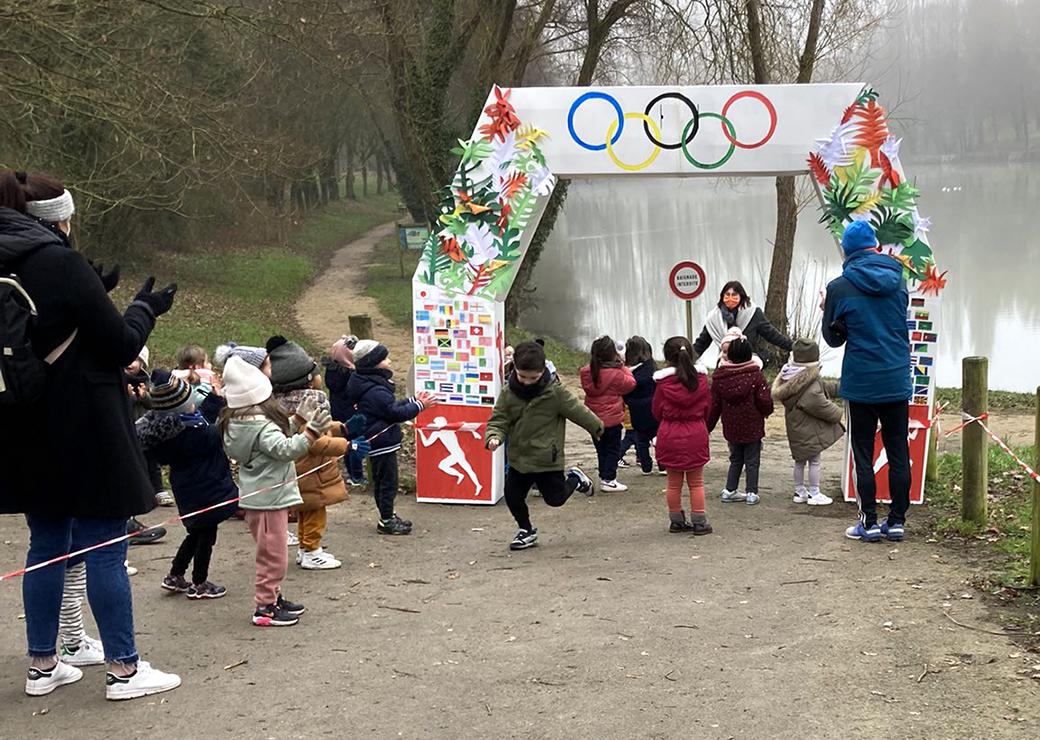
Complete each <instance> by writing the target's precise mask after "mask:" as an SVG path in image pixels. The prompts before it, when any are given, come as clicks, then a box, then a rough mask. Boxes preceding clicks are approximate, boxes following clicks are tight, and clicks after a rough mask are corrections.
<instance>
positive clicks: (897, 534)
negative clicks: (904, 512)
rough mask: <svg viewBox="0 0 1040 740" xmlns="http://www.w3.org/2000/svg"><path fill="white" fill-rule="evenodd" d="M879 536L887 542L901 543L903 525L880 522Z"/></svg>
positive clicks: (886, 521)
mask: <svg viewBox="0 0 1040 740" xmlns="http://www.w3.org/2000/svg"><path fill="white" fill-rule="evenodd" d="M880 529H881V536H882V537H884V538H885V539H886V540H888V541H889V542H902V541H903V525H902V524H889V523H888V520H887V519H886V520H885V521H883V522H881V527H880Z"/></svg>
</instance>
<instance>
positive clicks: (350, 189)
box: [346, 135, 357, 200]
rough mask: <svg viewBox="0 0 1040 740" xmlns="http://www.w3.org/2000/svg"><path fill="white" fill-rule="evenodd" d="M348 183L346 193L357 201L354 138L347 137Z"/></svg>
mask: <svg viewBox="0 0 1040 740" xmlns="http://www.w3.org/2000/svg"><path fill="white" fill-rule="evenodd" d="M346 151H347V178H346V179H347V182H346V193H347V198H348V199H350V200H357V191H356V190H355V189H354V137H353V136H352V135H348V136H347V146H346Z"/></svg>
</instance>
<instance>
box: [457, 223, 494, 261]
mask: <svg viewBox="0 0 1040 740" xmlns="http://www.w3.org/2000/svg"><path fill="white" fill-rule="evenodd" d="M464 238H465V240H466V243H467V244H469V246H470V247H471V248H472V249H473V258H472V259H471V260H470V262H471V263H473V264H474V265H478V266H479V265H483V264H484V263H485V262H490V261H491V260H493V259H495V258H497V257H498V249H496V248H495V237H494V235H493V234H492V233H491V229H489V228H488V226H487V224H470V225H469V228H468V229H466V236H465V237H464Z"/></svg>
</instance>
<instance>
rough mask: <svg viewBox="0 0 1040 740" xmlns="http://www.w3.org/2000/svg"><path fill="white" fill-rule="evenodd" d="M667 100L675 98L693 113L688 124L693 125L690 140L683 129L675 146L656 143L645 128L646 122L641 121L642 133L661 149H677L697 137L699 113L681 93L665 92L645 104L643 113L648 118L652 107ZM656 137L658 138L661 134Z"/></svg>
mask: <svg viewBox="0 0 1040 740" xmlns="http://www.w3.org/2000/svg"><path fill="white" fill-rule="evenodd" d="M668 98H675V99H676V100H681V101H682V102H684V103H686V106H687V107H688V108H689V109H690V112H692V113H693V118H691V119H690V123H692V124H693V131H691V132H690V138H686V130H685V129H684V130H683V135H682V138H681V139H679V142H678V143H677V144H665V143H664V142H661V141H658V140H657V139H655V138H654V137H653V136H651V135H650V128H649V127H648V126H647V123H646V121H643V132H644V133H645V134H646V138H648V139H650V141H652V142H653V143H654V144H656V145H657V146H659V147H661V148H662V149H678V148H679V147H681V146H683V145H684V144H689V143H690V142H691V141H693V137H694V136H696V135H697V131H698V130H699V129H700V127H701V120H700V111H698V110H697V106H696V105H694V104H693V101H692V100H690V99H689V98H688V97H686V96H685V95H683V94H682V93H677V92H666V93H661V94H660V95H658V96H657V97H656V98H654V99H653V100H651V101H650V102H649V103H647V104H646V110H644V111H643V113H644V114H646V115H648V116H649V115H650V111H651V110H652V109H653V107H654V105H656V104H657V103H659V102H660V101H662V100H666V99H668ZM686 128H689V124H687V126H686ZM657 135H658V136H660V135H661V134H657Z"/></svg>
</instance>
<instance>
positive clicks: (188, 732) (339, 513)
mask: <svg viewBox="0 0 1040 740" xmlns="http://www.w3.org/2000/svg"><path fill="white" fill-rule="evenodd" d="M384 233H385V232H384ZM369 236H371V235H369ZM366 249H367V248H363V247H359V246H358V245H357V244H354V245H352V246H351V247H350V248H348V249H347V250H344V252H342V253H341V254H340V257H339V258H337V263H336V266H334V267H333V270H332V271H331V272H335V275H327V276H326V277H325V279H323V280H322V281H320V282H319V284H318V285H316V286H315V288H314V290H313V291H312V293H313V295H311V294H309V295H308V297H306V298H305V302H307V303H306V305H305V306H304V304H301V307H302V310H301V313H302V314H303V316H301V318H306V319H307V320H309V321H312V322H317V316H318V314H317V310H318V309H321V310H325V309H326V308H327V309H328V313H327V314H323V315H326V316H327V317H328V318H327V321H328V322H329V324H328V325H325V326H317V324H316V323H313V324H311V325H313V326H316V329H315V337H316V338H318V339H321V340H322V341H323V342H324V341H326V340H330V341H331V338H333V337H335V336H337V335H338V334H339V333H340V332H341V331H342V329H341V328H340V326H341V323H342V322H341V318H342V316H343V314H344V313H345V312H346V311H347V310H348V309H349V310H350V311H351V312H353V311H360V310H366V311H368V312H369V313H370V314H371V315H373V317H374V318H376V320H377V324H376V325H377V326H380V323H379V319H378V317H377V315H376V312H375V311H374V307H372V306H371V305H367V306H366V304H365V303H364V301H359V300H358V299H357V298H356V296H357V282H356V278H357V275H358V273H359V272H360V268H359V264H358V263H359V261H360V260H363V258H364V256H365V254H366ZM340 258H342V259H340ZM351 280H355V282H350V281H351ZM339 295H344V296H346V297H348V298H349V300H347V301H345V302H344V303H343V304H341V305H335V304H334V303H333V301H334V300H338V298H337V296H339ZM326 304H329V305H326ZM361 306H366V307H364V308H361ZM384 326H386V325H385V324H384ZM379 331H381V332H382V331H383V329H380V330H379ZM381 336H385V337H386V338H388V339H390V338H392V341H400V342H407V335H406V334H404V335H403V336H402V333H401V332H399V331H398V332H396V333H395V332H394V331H393V330H391V329H390V328H389V327H388V328H387V329H386V331H385V334H384V335H381ZM402 349H403V348H402ZM782 429H783V421H782V419H780V418H776V419H773V420H771V421H770V423H769V437H768V439H767V441H766V445H765V455H764V464H763V486H762V493H763V500H762V503H761V504H760V505H759V506H757V507H749V506H746V505H744V504H729V505H722V504H721V503H720V502H719V501H718V497H717V495H718V491H719V490H720V489H721V487H722V484H723V479H724V475H725V462H724V460H725V457H724V444H723V442H722V440H721V437H720V436H719V435H715V436H714V438H713V440H712V453H713V456H714V457H713V461H712V462H711V463H710V465H709V466H708V468H707V474H706V481H707V485H708V490H709V516H710V518H711V520H712V522H713V524H714V526H715V534H713V535H711V536H708V537H702V538H697V539H694V538H691V537H688V536H684V535H670V534H668V533H667V517H666V511H665V505H664V497H663V495H662V493H661V490H662V487H663V479H662V478H659V477H657V476H651V477H642V476H641V475H639V474H638V473H635V472H633V471H632V469H628V470H626V471H623V473H622V479H623V480H625V481H626V482H628V483H630V484H631V485H632V490H631V491H629V492H627V493H621V494H599V495H596V496H593V497H591V498H586V497H584V496H580V495H579V496H577V497H575V498H574V499H572V500H571V501H570V502H569V503H568V504H567V505H566V506H564V507H562V508H560V509H550V508H548V507H546V506H545V505H544V504H543V503H542V502H541V501H539V500H538V499H533V501H532V514H533V518H534V521H535V524H536V525H537V526H538V527H539V528H540V530H541V534H542V541H541V546H540V547H538V548H535V549H533V550H528V551H525V552H521V553H510V552H509V550H508V549H507V548H506V544H507V542H508V541H509V539H510V537H511V536H512V534H513V531H514V527H513V522H512V520H511V518H510V517H509V514H508V512H507V511H506V509H505V507H504V505H502V504H499V505H498V506H495V507H476V506H473V507H465V506H430V505H421V506H420V505H418V504H416V503H415V502H414V499H411V498H410V497H402V498H401V499H400V500H399V506H398V509H399V511H400V512H401V514H402V515H403V516H405V517H407V518H409V519H412V520H414V521H415V524H416V528H415V534H414V535H413V536H411V537H402V538H387V537H380V536H379V535H377V534H376V532H375V527H374V518H373V505H372V503H371V500H370V499H369V498H368V496H367V494H366V493H364V492H360V493H355V495H354V496H353V498H352V499H351V500H350V501H348V502H347V503H345V504H343V505H341V506H337V507H334V508H333V509H331V510H330V512H329V531H328V535H327V540H326V545H327V546H328V547H329V549H330V550H331V551H333V552H335V553H336V554H337V555H338V556H339V557H341V558H342V559H343V561H344V567H343V568H342V569H340V570H336V571H329V572H308V571H301V570H299V569H297V568H296V567H295V566H290V572H289V576H288V578H287V579H286V583H285V590H286V593H287V595H288V596H289V597H291V598H293V599H294V600H299V601H302V602H304V603H306V605H307V607H308V612H307V614H306V615H305V616H304V617H303V619H302V621H301V623H300V624H299V625H298V626H297V627H293V628H290V629H269V630H261V629H258V628H256V627H253V626H251V625H250V624H249V621H248V618H249V614H250V612H251V609H252V607H251V595H252V580H253V575H252V541H251V539H250V537H249V534H248V531H247V530H246V528H245V526H244V525H243V524H241V523H239V522H229V523H227V524H225V525H223V526H222V527H221V535H220V542H219V544H218V546H217V550H216V552H215V556H214V563H213V570H212V576H211V577H212V578H213V580H215V581H217V582H219V583H222V584H224V585H226V586H227V587H228V591H229V592H228V596H227V598H224V599H222V600H219V601H214V602H209V603H195V602H189V601H187V600H186V599H184V598H183V597H178V596H168V595H166V594H165V593H164V592H162V591H161V590H160V589H159V582H160V580H161V578H162V576H163V575H164V574H165V572H166V568H167V567H168V563H169V559H170V557H172V555H173V552H174V550H175V548H176V546H177V544H178V543H179V540H180V533H179V532H178V531H176V530H174V531H173V532H172V533H171V535H170V536H169V537H167V538H166V539H165V540H164V541H163V542H161V543H159V544H156V545H153V546H150V547H139V548H133V549H132V550H131V560H132V562H133V564H134V565H136V566H137V567H138V568H140V571H141V572H140V574H139V575H138V576H136V577H135V578H134V579H132V583H133V587H134V597H135V603H136V614H137V629H138V634H139V646H140V648H141V650H142V652H143V654H144V656H145V657H146V658H147V659H151V660H152V661H153V662H154V663H156V664H157V665H159V666H161V667H163V668H165V669H169V670H176V671H178V672H180V673H181V674H182V676H183V677H184V679H185V682H184V685H183V686H182V687H181V688H180V689H178V690H177V691H175V692H172V693H169V694H165V695H162V696H161V697H158V698H155V699H154V700H149V699H143V700H138V701H135V702H130V703H128V704H126V705H124V706H113V705H111V704H108V705H106V703H105V702H104V700H103V698H102V697H103V693H102V692H103V678H104V674H103V672H102V671H101V670H100V669H98V668H90V669H87V670H86V677H85V679H84V680H83V681H82V682H80V683H79V684H77V685H74V686H70V687H66V688H62V689H60V690H58V691H57V692H55V693H54V694H52V695H51V696H50V697H47V698H42V699H29V698H28V697H26V696H24V694H23V693H22V681H23V675H24V674H23V672H22V671H23V666H24V663H25V660H24V658H23V657H22V656H23V652H24V640H23V634H22V630H23V627H24V624H23V622H22V621H21V619H20V617H19V615H20V614H21V611H22V609H21V599H20V594H19V593H18V588H19V584H18V582H14V583H0V593H3V595H4V596H5V597H6V598H2V599H0V625H2V632H0V635H2V637H0V665H2V666H3V670H2V671H0V707H2V708H3V709H2V714H0V716H2V717H3V720H4V729H5V736H10V737H30V736H31V737H38V738H56V737H64V736H71V735H73V734H76V735H81V736H87V737H98V736H101V735H102V734H104V735H108V734H111V733H112V732H116V731H118V732H119V734H121V735H131V734H132V735H141V736H146V737H148V738H166V737H169V738H178V737H185V736H200V737H226V736H231V735H232V733H234V734H239V735H241V734H248V735H250V736H254V737H258V738H276V737H277V738H311V737H336V738H340V737H380V738H382V737H387V738H390V737H405V738H409V737H414V738H455V737H464V736H470V737H496V738H499V737H500V738H519V737H546V738H575V737H578V738H585V737H618V738H627V737H654V738H671V737H681V736H686V737H696V738H763V739H765V738H770V739H771V738H788V737H790V738H794V737H798V738H860V737H869V738H905V737H914V736H916V737H922V738H979V737H985V738H1023V737H1035V736H1036V735H1037V732H1038V729H1037V727H1038V722H1040V681H1036V680H1032V679H1030V678H1029V676H1030V675H1031V674H1032V672H1033V671H1031V670H1030V666H1032V665H1035V664H1037V663H1040V659H1038V656H1037V654H1035V653H1029V652H1027V651H1026V650H1025V649H1024V648H1023V647H1021V646H1017V645H1016V644H1015V643H1014V642H1012V640H1011V639H1009V638H1007V637H1003V636H998V635H992V634H987V633H986V632H982V631H977V630H975V629H967V628H964V627H960V626H957V625H955V624H954V623H953V622H951V621H950V620H949V619H948V618H947V617H946V616H945V615H944V612H948V613H949V614H950V615H951V616H952V617H953V618H954V619H956V620H957V621H958V622H961V623H963V624H967V625H972V626H975V627H979V628H982V629H986V630H998V629H999V624H998V623H997V622H996V621H995V613H994V612H993V611H992V610H990V609H989V608H988V607H987V606H986V605H985V604H984V603H983V599H982V595H981V594H979V593H978V592H975V591H973V590H972V589H971V587H970V586H969V585H968V581H969V579H970V578H971V575H972V568H971V564H970V563H967V562H965V561H964V560H962V559H961V557H960V556H959V555H957V554H956V553H954V552H952V551H950V550H948V549H944V548H941V547H939V546H938V545H935V544H930V543H928V542H927V541H925V539H926V537H925V535H923V534H921V532H920V531H919V530H915V529H914V528H913V525H914V522H915V519H916V517H915V515H914V513H913V512H912V513H911V519H910V524H911V528H910V539H909V540H908V541H907V542H905V543H903V544H901V545H899V546H898V547H897V546H893V545H891V544H885V545H862V544H860V543H855V542H849V541H847V540H845V539H844V538H843V537H842V533H841V532H842V529H843V527H844V526H845V525H846V524H847V523H849V521H851V519H852V517H853V510H852V508H851V507H850V506H848V505H843V504H838V505H835V506H833V507H829V508H825V509H822V510H819V509H810V508H808V507H805V506H800V505H797V504H794V503H792V502H791V501H790V498H789V484H788V476H789V461H788V453H787V446H786V442H785V441H784V439H783V434H782ZM570 442H571V446H570V449H569V450H568V454H569V457H570V459H571V460H572V461H574V462H581V463H583V464H588V463H589V462H591V460H592V456H591V454H590V451H591V447H590V446H589V445H588V443H587V442H586V441H584V440H582V438H581V435H579V434H577V433H572V434H571V435H570ZM839 459H840V450H834V449H832V450H830V451H828V453H827V454H826V455H825V458H824V470H825V473H826V483H827V489H828V491H829V492H831V493H832V494H834V495H837V492H836V488H837V471H838V469H839ZM590 467H591V466H590ZM156 519H157V515H155V514H153V515H152V516H151V517H149V520H150V521H155V520H156ZM0 543H2V544H0V569H3V570H7V569H9V568H12V567H14V566H15V565H16V564H17V563H18V562H19V561H21V560H22V558H23V554H24V550H25V546H26V533H25V528H24V525H23V523H22V521H21V520H20V518H18V517H0ZM91 632H92V633H93V634H96V631H95V630H94V629H93V628H91ZM232 666H233V667H232ZM44 710H46V713H44Z"/></svg>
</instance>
